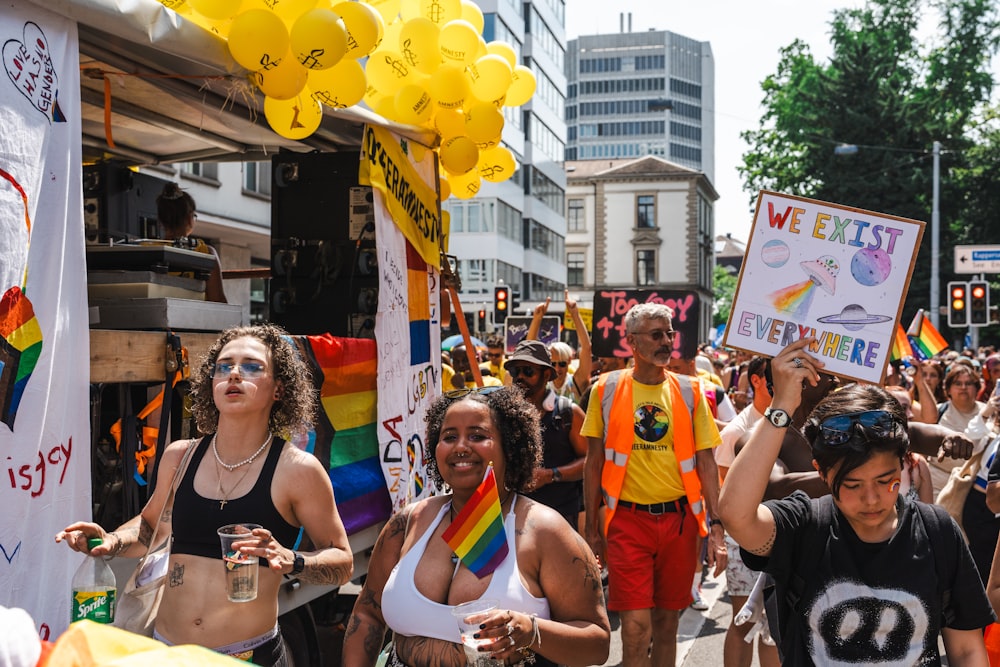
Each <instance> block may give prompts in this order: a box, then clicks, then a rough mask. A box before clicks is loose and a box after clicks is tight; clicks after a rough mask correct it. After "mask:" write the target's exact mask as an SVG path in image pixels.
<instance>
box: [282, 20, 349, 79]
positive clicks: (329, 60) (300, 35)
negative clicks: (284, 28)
mask: <svg viewBox="0 0 1000 667" xmlns="http://www.w3.org/2000/svg"><path fill="white" fill-rule="evenodd" d="M288 36H289V41H290V43H291V46H292V54H293V55H294V56H295V59H296V60H298V61H299V64H301V65H302V66H303V67H305V68H306V69H308V70H321V69H328V68H330V67H333V66H334V65H336V64H337V63H339V62H340V60H341V59H342V58H343V57H344V54H345V53H347V31H346V30H345V29H344V23H343V21H341V20H340V17H339V16H337V15H336V14H334V13H333V11H331V10H329V9H310V10H309V11H307V12H305V13H304V14H302V16H300V17H299V18H298V19H296V21H295V23H293V24H292V29H291V31H290V32H289V35H288Z"/></svg>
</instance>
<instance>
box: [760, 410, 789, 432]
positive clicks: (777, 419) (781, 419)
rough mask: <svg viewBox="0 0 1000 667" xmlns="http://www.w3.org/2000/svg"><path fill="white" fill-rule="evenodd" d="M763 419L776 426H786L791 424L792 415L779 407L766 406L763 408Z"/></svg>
mask: <svg viewBox="0 0 1000 667" xmlns="http://www.w3.org/2000/svg"><path fill="white" fill-rule="evenodd" d="M764 419H766V420H767V421H769V422H771V424H772V425H774V426H776V427H778V428H788V427H789V426H791V425H792V416H791V415H790V414H788V413H787V412H785V411H784V410H782V409H781V408H768V409H766V410H764Z"/></svg>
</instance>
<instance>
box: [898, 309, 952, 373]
mask: <svg viewBox="0 0 1000 667" xmlns="http://www.w3.org/2000/svg"><path fill="white" fill-rule="evenodd" d="M906 337H907V338H909V339H910V347H912V348H913V355H914V356H915V357H918V358H919V359H920V360H921V361H927V360H928V359H930V358H931V357H933V356H934V355H935V354H937V353H938V352H941V351H942V350H945V349H947V348H948V342H947V341H946V340H945V339H944V336H942V335H941V332H939V331H938V330H937V329H936V328H935V327H934V325H933V324H931V321H930V320H928V319H927V317H926V316H925V315H924V310H923V308H921V309H920V310H918V311H917V314H916V315H914V316H913V321H912V322H910V328H909V329H907V330H906Z"/></svg>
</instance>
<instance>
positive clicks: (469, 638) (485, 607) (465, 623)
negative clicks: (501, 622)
mask: <svg viewBox="0 0 1000 667" xmlns="http://www.w3.org/2000/svg"><path fill="white" fill-rule="evenodd" d="M498 604H499V602H498V601H497V600H494V599H491V598H483V599H480V600H472V601H471V602H463V603H462V604H459V605H455V606H454V607H453V608H452V610H451V614H452V616H454V617H455V620H456V621H457V622H458V631H459V632H460V633H461V635H462V648H464V649H465V659H466V662H467V663H468V664H469V667H499V666H500V665H502V663H501V662H500V661H499V660H495V659H494V658H491V657H490V655H489V654H488V653H480V652H479V646H480V645H481V644H486V643H487V642H489V641H490V640H489V639H476V638H475V637H474V636H473V635H475V633H477V632H479V625H480V624H481V623H482V622H483V619H484V617H485V616H486V614H487V613H488V612H491V611H493V610H494V609H496V608H497V605H498Z"/></svg>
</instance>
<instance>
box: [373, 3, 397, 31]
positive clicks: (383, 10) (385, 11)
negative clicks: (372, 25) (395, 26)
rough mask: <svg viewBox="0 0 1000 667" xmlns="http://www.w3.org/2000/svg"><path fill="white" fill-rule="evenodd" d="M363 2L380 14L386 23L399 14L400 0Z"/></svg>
mask: <svg viewBox="0 0 1000 667" xmlns="http://www.w3.org/2000/svg"><path fill="white" fill-rule="evenodd" d="M365 2H366V3H367V4H369V5H371V6H372V7H374V8H375V10H376V11H378V13H379V14H381V15H382V20H383V21H385V23H386V25H388V24H390V23H392V22H393V21H394V20H395V19H396V17H397V16H398V15H399V4H400V0H365Z"/></svg>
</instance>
